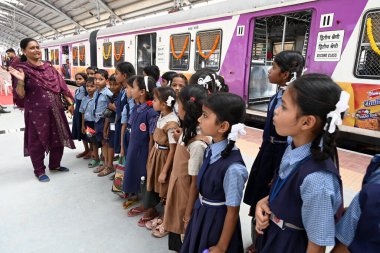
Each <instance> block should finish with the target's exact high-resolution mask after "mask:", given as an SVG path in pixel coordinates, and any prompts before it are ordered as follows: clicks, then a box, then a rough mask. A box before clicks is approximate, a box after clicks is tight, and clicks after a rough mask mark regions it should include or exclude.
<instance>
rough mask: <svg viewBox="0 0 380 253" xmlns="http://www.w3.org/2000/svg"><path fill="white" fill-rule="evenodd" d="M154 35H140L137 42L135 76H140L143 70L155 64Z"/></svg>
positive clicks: (155, 35)
mask: <svg viewBox="0 0 380 253" xmlns="http://www.w3.org/2000/svg"><path fill="white" fill-rule="evenodd" d="M156 37H157V34H156V33H148V34H141V35H137V36H136V40H137V54H136V55H137V62H136V66H137V74H138V75H142V74H143V69H144V68H145V67H147V66H150V65H155V64H156Z"/></svg>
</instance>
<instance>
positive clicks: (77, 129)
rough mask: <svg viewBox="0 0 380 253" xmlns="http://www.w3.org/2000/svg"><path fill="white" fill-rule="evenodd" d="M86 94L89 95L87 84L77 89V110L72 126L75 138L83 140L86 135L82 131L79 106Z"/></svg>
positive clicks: (75, 100) (75, 97)
mask: <svg viewBox="0 0 380 253" xmlns="http://www.w3.org/2000/svg"><path fill="white" fill-rule="evenodd" d="M85 96H87V91H86V86H85V85H82V86H80V87H79V88H78V89H76V91H75V95H74V102H75V110H74V116H73V125H72V128H71V133H72V136H73V140H78V141H81V140H82V139H84V137H85V136H84V135H83V133H82V114H81V113H80V112H79V108H80V106H81V103H82V100H83V98H84V97H85Z"/></svg>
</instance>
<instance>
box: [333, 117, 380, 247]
mask: <svg viewBox="0 0 380 253" xmlns="http://www.w3.org/2000/svg"><path fill="white" fill-rule="evenodd" d="M379 121H380V118H379ZM379 196H380V154H377V155H375V156H374V157H373V158H372V160H371V163H370V164H369V165H368V168H367V172H366V174H365V176H364V179H363V183H362V189H361V191H360V192H359V193H358V194H356V196H355V197H354V199H353V200H352V201H351V204H350V206H349V207H348V209H347V210H346V212H345V213H344V215H343V217H342V218H341V219H340V220H339V222H338V224H337V225H336V235H335V237H336V239H337V240H338V243H337V244H336V245H335V247H334V249H333V251H332V253H348V252H351V253H359V252H360V253H361V252H366V253H377V252H380V227H379V226H380V199H379Z"/></svg>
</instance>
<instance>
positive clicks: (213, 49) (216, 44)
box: [197, 34, 220, 59]
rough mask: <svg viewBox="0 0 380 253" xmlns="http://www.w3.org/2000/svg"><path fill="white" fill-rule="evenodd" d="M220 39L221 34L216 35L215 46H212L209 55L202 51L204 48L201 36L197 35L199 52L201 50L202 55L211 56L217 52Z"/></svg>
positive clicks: (206, 57)
mask: <svg viewBox="0 0 380 253" xmlns="http://www.w3.org/2000/svg"><path fill="white" fill-rule="evenodd" d="M219 40H220V35H219V34H218V35H217V36H216V39H215V42H214V46H213V47H212V49H211V51H210V52H209V53H208V54H207V55H205V54H204V53H203V51H202V48H201V38H200V37H199V36H197V46H198V52H199V54H200V56H202V57H203V58H204V59H208V58H210V56H211V55H212V54H213V53H214V52H215V50H216V47H217V46H218V44H219Z"/></svg>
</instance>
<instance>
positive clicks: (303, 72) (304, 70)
mask: <svg viewBox="0 0 380 253" xmlns="http://www.w3.org/2000/svg"><path fill="white" fill-rule="evenodd" d="M306 71H307V68H303V70H302V74H301V76H303V75H304V74H305V72H306Z"/></svg>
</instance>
